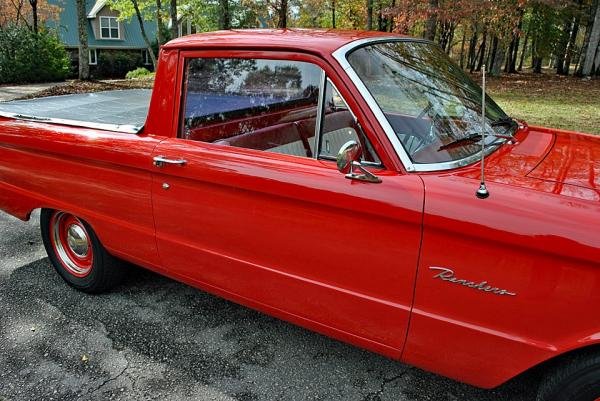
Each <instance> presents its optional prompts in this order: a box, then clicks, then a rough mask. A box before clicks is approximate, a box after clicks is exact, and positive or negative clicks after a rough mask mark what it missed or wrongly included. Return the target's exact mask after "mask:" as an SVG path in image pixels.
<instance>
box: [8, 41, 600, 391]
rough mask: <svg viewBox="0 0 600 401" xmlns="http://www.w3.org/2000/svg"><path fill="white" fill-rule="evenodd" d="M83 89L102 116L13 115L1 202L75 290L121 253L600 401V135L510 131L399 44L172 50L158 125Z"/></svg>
mask: <svg viewBox="0 0 600 401" xmlns="http://www.w3.org/2000/svg"><path fill="white" fill-rule="evenodd" d="M142 95H143V96H147V95H146V94H143V93H142ZM77 96H79V95H77ZM85 96H88V97H86V98H82V99H83V100H82V99H79V101H80V103H79V106H78V107H80V108H81V107H82V106H81V104H85V106H84V109H85V110H87V116H89V117H87V118H86V117H85V116H84V115H85V114H84V113H80V112H79V111H77V110H75V111H74V109H73V108H75V109H76V107H75V106H73V105H74V104H78V103H77V99H72V98H69V100H68V101H67V100H65V101H64V103H65V104H64V105H63V108H66V109H67V110H66V113H69V112H70V113H71V118H65V116H64V114H60V113H57V112H56V108H55V109H54V114H52V112H49V113H48V115H44V113H42V112H41V111H40V110H41V109H42V108H40V109H36V108H35V107H36V102H38V101H32V102H30V103H27V107H28V108H29V109H28V110H29V112H28V113H27V112H24V111H23V110H22V109H18V108H19V107H21V108H22V104H19V103H18V102H17V103H13V104H6V105H4V106H2V107H0V113H1V115H2V116H3V117H0V208H1V209H3V210H5V211H6V212H8V213H10V214H12V215H14V216H17V217H19V218H21V219H23V220H26V219H28V218H29V216H30V214H31V212H32V211H33V210H34V209H38V208H39V209H41V210H42V211H41V227H42V236H43V239H44V244H45V246H46V249H47V251H48V255H49V257H50V260H51V262H52V264H53V265H54V267H55V268H56V270H57V271H58V273H60V275H61V276H62V277H63V278H64V279H65V280H66V281H67V282H68V283H69V284H70V285H72V286H73V287H75V288H78V289H80V290H83V291H87V292H91V293H96V292H100V291H103V290H106V289H107V288H109V287H110V286H111V285H112V284H114V283H115V282H116V280H117V279H118V278H119V276H120V275H121V272H122V270H121V269H120V267H119V264H118V263H117V261H118V260H125V261H129V262H132V263H135V264H138V265H141V266H144V267H146V268H148V269H151V270H154V271H156V272H159V273H161V274H164V275H166V276H169V277H172V278H175V279H177V280H180V281H182V282H185V283H188V284H191V285H193V286H196V287H198V288H201V289H204V290H206V291H209V292H212V293H214V294H218V295H220V296H223V297H225V298H228V299H231V300H234V301H236V302H239V303H241V304H244V305H247V306H249V307H252V308H256V309H258V310H261V311H264V312H266V313H269V314H272V315H274V316H278V317H280V318H282V319H285V320H288V321H290V322H294V323H296V324H299V325H301V326H304V327H307V328H310V329H313V330H316V331H318V332H321V333H324V334H327V335H329V336H332V337H335V338H338V339H340V340H343V341H347V342H349V343H352V344H355V345H357V346H360V347H364V348H367V349H369V350H372V351H375V352H378V353H381V354H383V355H387V356H389V357H391V358H395V359H398V360H400V361H403V362H406V363H409V364H413V365H416V366H418V367H421V368H423V369H427V370H430V371H433V372H437V373H439V374H442V375H446V376H449V377H451V378H454V379H457V380H460V381H464V382H467V383H470V384H472V385H475V386H480V387H484V388H492V387H495V386H498V385H500V384H502V383H504V382H505V381H507V380H509V379H511V378H513V377H515V376H517V375H519V374H521V373H523V372H525V371H528V370H529V369H532V368H536V369H543V371H544V372H545V378H544V379H543V380H542V382H541V385H540V390H539V395H538V399H539V400H544V401H548V400H571V401H598V400H600V138H597V137H594V136H592V135H586V134H580V133H574V132H567V131H560V130H554V129H548V128H541V127H533V126H527V125H526V124H525V123H524V122H517V121H515V120H513V119H511V118H509V117H507V116H506V114H505V113H504V112H503V111H502V110H501V109H500V108H499V107H498V106H497V105H496V104H495V103H494V102H493V101H492V100H491V99H490V98H489V97H485V98H484V97H483V96H482V92H481V89H480V88H479V87H478V86H477V85H476V84H475V83H473V81H472V80H471V79H470V78H469V77H468V76H466V75H465V74H464V73H463V72H462V70H461V69H460V68H458V67H456V66H455V65H454V64H452V62H450V61H449V60H448V58H447V57H446V56H445V55H444V53H443V52H442V51H440V49H439V48H438V47H436V46H435V45H434V44H432V43H429V42H426V41H423V40H418V39H412V38H408V37H402V36H396V35H392V34H387V33H373V32H337V31H311V30H283V31H281V30H275V31H269V30H265V31H227V32H216V33H210V34H201V35H193V36H188V37H184V38H180V39H176V40H174V41H172V42H170V43H168V44H167V45H165V46H163V48H162V49H161V53H160V62H159V67H158V71H157V75H156V81H155V86H154V89H153V92H152V97H151V99H150V104H149V109H148V113H147V118H146V120H145V124H143V127H140V126H138V125H137V124H134V123H133V121H132V124H124V122H123V121H117V120H118V119H117V118H116V117H118V116H119V113H117V112H116V111H115V110H114V107H113V111H112V112H110V113H105V114H106V115H104V116H102V115H101V114H102V110H104V111H106V107H104V106H103V105H99V104H95V103H94V97H93V96H92V95H85ZM132 96H133V95H132ZM134 98H135V96H133V97H131V98H127V96H125V97H124V99H125V100H124V101H123V104H122V105H121V106H120V107H121V108H122V113H121V114H120V116H121V117H123V116H125V117H126V116H127V115H128V107H129V108H133V106H132V105H134V104H137V105H139V104H141V105H142V107H141V109H143V110H144V111H145V108H144V107H143V101H139V94H138V99H137V100H136V101H134ZM482 98H483V99H482ZM127 99H129V100H127ZM50 101H51V102H55V106H56V104H60V103H61V98H56V99H51V100H50ZM39 102H41V99H40V100H39ZM136 102H138V103H136ZM38 104H41V103H38ZM11 107H13V109H11ZM50 109H52V108H51V107H49V108H46V110H50ZM109 109H110V108H109ZM117 109H119V108H117ZM484 110H485V111H484ZM50 111H52V110H50ZM138 111H139V110H138ZM73 115H75V116H73ZM111 115H113V116H114V117H115V119H114V120H110V117H111ZM132 115H133V114H132ZM82 120H83V121H82ZM483 162H485V163H484V169H483V170H484V173H485V183H484V184H483V185H481V181H482V178H483V177H482V174H481V170H482V168H481V167H482V164H483ZM340 171H341V173H340ZM480 186H481V187H480ZM478 188H479V189H478ZM476 192H477V196H476ZM488 195H489V196H488Z"/></svg>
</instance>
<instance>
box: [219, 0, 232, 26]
mask: <svg viewBox="0 0 600 401" xmlns="http://www.w3.org/2000/svg"><path fill="white" fill-rule="evenodd" d="M219 8H220V10H219V29H223V30H227V29H230V28H231V17H230V16H229V0H219Z"/></svg>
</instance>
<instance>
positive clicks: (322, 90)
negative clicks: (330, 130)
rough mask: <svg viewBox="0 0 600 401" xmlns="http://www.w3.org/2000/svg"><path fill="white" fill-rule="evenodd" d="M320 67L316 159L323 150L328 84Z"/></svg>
mask: <svg viewBox="0 0 600 401" xmlns="http://www.w3.org/2000/svg"><path fill="white" fill-rule="evenodd" d="M313 65H314V64H313ZM317 67H319V66H317ZM319 68H320V69H321V78H320V83H319V86H320V88H319V101H318V102H317V121H315V146H314V148H315V149H314V152H315V154H314V155H313V158H314V159H318V158H319V153H320V152H321V146H320V145H321V124H322V123H321V119H322V118H323V107H324V105H325V96H326V93H325V86H326V85H327V75H326V74H325V70H323V69H322V68H321V67H319Z"/></svg>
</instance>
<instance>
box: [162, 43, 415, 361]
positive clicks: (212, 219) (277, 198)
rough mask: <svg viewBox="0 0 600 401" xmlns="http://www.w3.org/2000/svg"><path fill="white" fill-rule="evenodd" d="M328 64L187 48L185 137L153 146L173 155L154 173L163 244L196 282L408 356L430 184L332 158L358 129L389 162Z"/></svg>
mask: <svg viewBox="0 0 600 401" xmlns="http://www.w3.org/2000/svg"><path fill="white" fill-rule="evenodd" d="M236 57H237V58H236ZM319 63H321V62H320V61H319V60H315V58H314V57H312V58H311V57H309V56H302V55H298V54H291V55H289V54H284V53H275V52H274V53H273V54H270V53H269V54H267V53H260V54H254V53H252V52H241V53H239V54H238V53H235V52H212V53H211V52H197V53H194V52H191V53H189V54H187V53H184V54H183V55H182V60H180V66H181V67H180V77H182V82H183V84H182V88H181V92H180V93H182V94H183V99H182V104H181V106H180V108H181V109H182V111H181V113H180V115H181V116H182V118H181V122H180V124H179V125H177V128H176V130H177V131H178V133H179V136H180V137H181V138H182V139H180V138H170V139H167V140H165V141H163V142H162V143H161V144H160V145H159V146H158V147H157V148H156V150H155V152H154V157H159V156H163V157H165V158H166V159H168V160H169V161H174V162H175V164H169V163H163V164H161V167H157V168H156V173H155V174H154V177H153V205H154V214H155V222H156V232H157V241H158V248H159V253H160V256H161V259H162V263H163V265H164V266H165V267H166V269H167V270H168V272H170V274H172V275H174V276H177V277H178V278H180V279H183V280H184V281H187V282H189V283H192V284H194V285H197V286H199V287H202V288H205V289H207V290H209V291H212V292H216V293H218V294H220V295H223V296H226V297H228V298H232V299H234V300H236V301H238V302H241V303H244V304H247V305H250V306H252V307H255V308H257V309H260V310H263V311H266V312H269V313H271V314H274V315H276V316H279V317H282V318H285V319H288V320H291V321H294V322H296V323H299V324H301V325H304V326H307V327H310V328H312V329H315V330H318V331H321V332H324V333H326V334H328V335H331V336H335V337H338V338H341V339H344V340H346V341H349V342H353V343H356V344H358V345H361V346H363V347H367V348H370V349H372V350H375V351H379V352H382V353H385V354H388V355H391V356H399V353H400V350H401V348H402V346H403V344H404V339H405V337H406V331H407V324H408V317H409V311H410V306H411V303H412V297H413V289H414V283H415V275H416V269H417V259H418V253H419V245H420V240H421V223H422V208H423V184H422V181H421V179H420V178H419V177H416V176H409V175H402V174H399V173H397V172H394V171H388V170H385V169H383V168H377V169H374V170H373V171H374V172H376V174H377V175H378V176H379V177H380V178H381V179H382V182H381V183H367V182H361V181H354V180H349V179H346V178H344V175H343V174H341V173H340V172H338V171H337V169H336V165H335V161H331V160H325V159H331V158H335V155H336V154H337V150H338V149H339V147H340V146H341V145H342V144H343V143H345V142H347V141H348V139H355V140H357V141H360V142H362V144H363V146H364V148H365V150H366V154H367V155H368V157H367V156H366V157H367V159H366V160H367V161H369V160H370V161H371V164H370V165H371V166H373V164H376V162H378V159H377V157H376V155H374V154H373V149H372V148H371V147H370V143H371V142H372V141H369V140H368V139H366V137H365V136H361V135H360V132H361V128H360V127H359V126H358V125H357V124H356V123H355V119H354V118H353V115H352V112H351V111H350V110H349V108H348V106H347V104H346V103H345V102H344V100H343V98H342V94H339V93H338V92H337V89H336V88H335V87H334V86H333V84H332V83H331V82H329V81H327V79H326V75H325V70H326V69H327V68H328V67H327V66H323V64H322V63H321V64H319ZM318 121H322V124H319V123H318ZM363 122H364V121H363ZM363 126H366V125H364V124H363ZM315 133H322V134H320V135H319V138H321V139H320V140H319V141H315V138H316V137H317V135H315ZM183 138H185V139H183ZM379 149H380V152H381V148H379ZM315 154H318V155H319V157H321V158H323V159H318V158H316V157H315ZM384 159H385V160H389V158H384ZM178 160H181V164H177V161H178ZM183 160H185V162H183ZM370 168H372V167H370Z"/></svg>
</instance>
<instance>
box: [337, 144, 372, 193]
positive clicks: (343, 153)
mask: <svg viewBox="0 0 600 401" xmlns="http://www.w3.org/2000/svg"><path fill="white" fill-rule="evenodd" d="M361 156H362V147H361V146H360V144H359V143H358V142H356V141H348V142H346V143H345V144H344V145H343V146H342V147H341V148H340V151H339V152H338V155H337V168H338V170H339V171H340V172H341V173H343V174H345V175H346V178H348V179H350V180H358V181H366V182H373V183H380V182H381V178H379V177H377V176H376V175H374V174H372V173H371V172H369V171H367V170H366V169H365V168H364V167H363V166H362V164H361V163H360V158H361ZM355 170H358V173H357V172H356V171H355Z"/></svg>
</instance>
